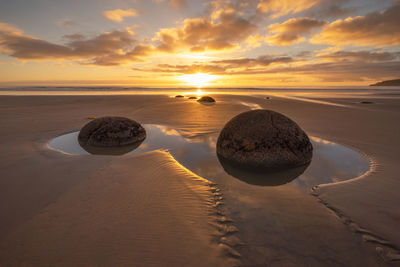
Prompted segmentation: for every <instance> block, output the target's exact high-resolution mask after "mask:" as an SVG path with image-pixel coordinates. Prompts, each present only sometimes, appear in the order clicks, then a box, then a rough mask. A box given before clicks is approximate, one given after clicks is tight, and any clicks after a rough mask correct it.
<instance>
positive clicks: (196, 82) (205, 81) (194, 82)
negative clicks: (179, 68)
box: [179, 72, 217, 88]
mask: <svg viewBox="0 0 400 267" xmlns="http://www.w3.org/2000/svg"><path fill="white" fill-rule="evenodd" d="M179 79H180V80H182V81H184V82H185V83H186V84H187V85H190V86H196V87H198V88H200V87H203V86H206V85H209V84H210V82H212V81H214V80H216V79H217V76H215V75H211V74H207V73H200V72H198V73H196V74H186V75H183V76H180V77H179Z"/></svg>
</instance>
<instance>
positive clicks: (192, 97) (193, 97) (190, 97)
mask: <svg viewBox="0 0 400 267" xmlns="http://www.w3.org/2000/svg"><path fill="white" fill-rule="evenodd" d="M189 99H197V97H196V96H189Z"/></svg>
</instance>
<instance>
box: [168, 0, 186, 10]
mask: <svg viewBox="0 0 400 267" xmlns="http://www.w3.org/2000/svg"><path fill="white" fill-rule="evenodd" d="M168 5H170V6H172V7H174V8H177V9H182V8H186V7H187V6H188V4H187V2H186V0H170V1H169V2H168Z"/></svg>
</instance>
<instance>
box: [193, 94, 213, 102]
mask: <svg viewBox="0 0 400 267" xmlns="http://www.w3.org/2000/svg"><path fill="white" fill-rule="evenodd" d="M197 101H198V102H208V103H214V102H215V99H214V98H212V97H211V96H207V95H206V96H202V97H201V98H200V99H199V100H197Z"/></svg>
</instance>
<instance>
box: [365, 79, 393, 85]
mask: <svg viewBox="0 0 400 267" xmlns="http://www.w3.org/2000/svg"><path fill="white" fill-rule="evenodd" d="M370 86H400V79H396V80H388V81H382V82H378V83H375V84H371V85H370Z"/></svg>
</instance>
